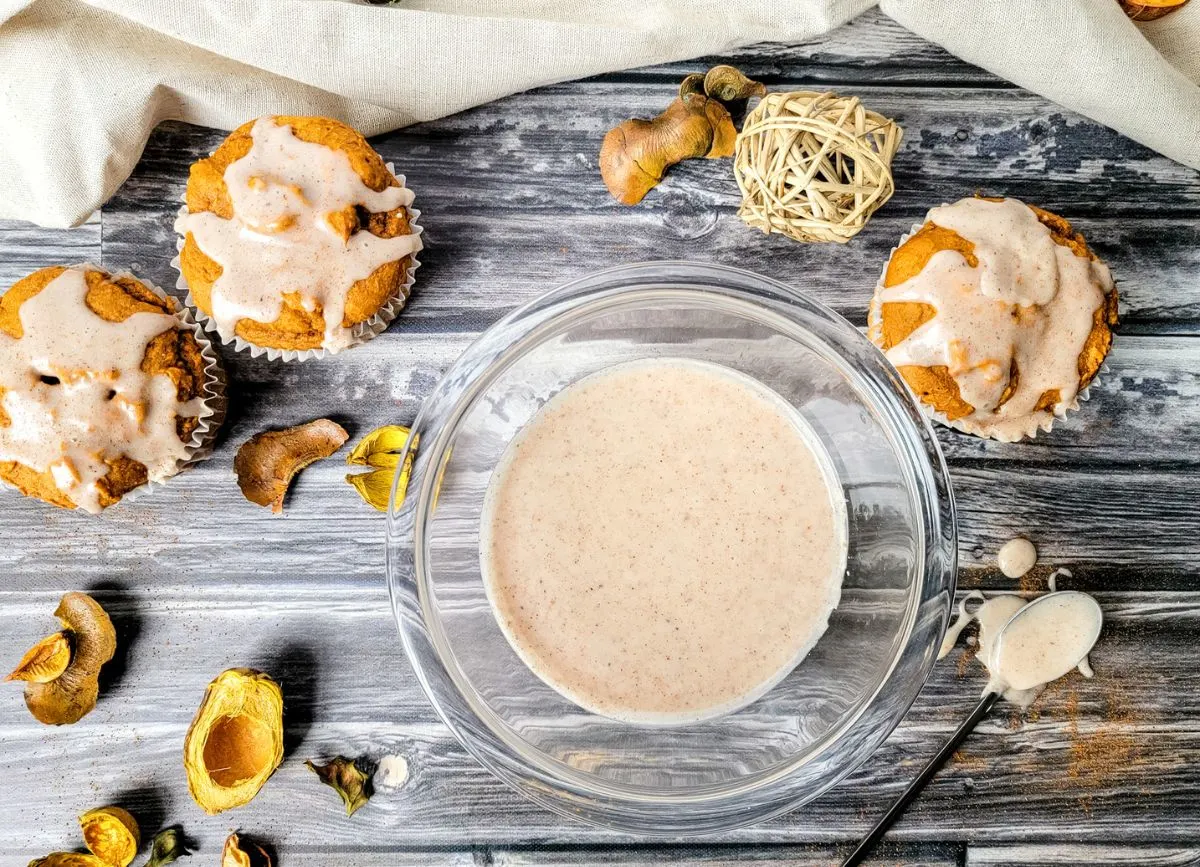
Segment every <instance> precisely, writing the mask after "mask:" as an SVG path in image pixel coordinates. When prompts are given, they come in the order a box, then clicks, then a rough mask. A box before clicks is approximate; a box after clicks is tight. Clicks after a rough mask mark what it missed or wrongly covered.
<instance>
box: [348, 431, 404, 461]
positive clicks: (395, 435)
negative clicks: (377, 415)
mask: <svg viewBox="0 0 1200 867" xmlns="http://www.w3.org/2000/svg"><path fill="white" fill-rule="evenodd" d="M408 434H409V430H408V428H406V427H402V426H401V425H398V424H385V425H384V426H383V427H378V428H375V430H373V431H371V432H370V433H369V434H367V435H366V436H365V437H363V438H362V439H361V440H359V442H358V445H356V446H355V447H354V450H353V451H351V452H350V457H348V458H346V463H348V464H356V465H358V466H384V464H372V463H371V458H372V457H373V456H376V455H389V454H390V455H396V456H397V458H398V456H399V454H400V453H401V452H402V451H404V445H405V443H407V442H408ZM397 463H399V461H398V460H397ZM392 466H395V464H393V465H392Z"/></svg>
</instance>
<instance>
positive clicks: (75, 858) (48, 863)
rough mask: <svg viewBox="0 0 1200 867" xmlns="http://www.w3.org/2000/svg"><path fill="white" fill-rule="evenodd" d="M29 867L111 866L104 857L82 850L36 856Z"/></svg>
mask: <svg viewBox="0 0 1200 867" xmlns="http://www.w3.org/2000/svg"><path fill="white" fill-rule="evenodd" d="M29 867H110V865H109V863H108V862H107V861H105V860H104V859H103V858H97V857H96V856H95V855H85V854H84V853H82V852H52V853H51V854H49V855H47V856H46V857H45V858H35V859H34V860H32V861H30V862H29Z"/></svg>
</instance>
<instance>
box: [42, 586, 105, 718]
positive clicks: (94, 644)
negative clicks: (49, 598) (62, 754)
mask: <svg viewBox="0 0 1200 867" xmlns="http://www.w3.org/2000/svg"><path fill="white" fill-rule="evenodd" d="M54 616H55V617H57V618H58V619H59V620H60V621H62V624H63V626H65V627H66V631H67V632H68V633H69V634H70V643H71V645H72V649H71V654H70V660H69V661H68V662H67V667H66V668H65V669H63V671H62V674H60V675H59V676H58V677H56V678H54V679H53V680H50V681H47V682H46V683H39V682H37V681H31V682H29V683H26V684H25V704H26V706H27V707H28V708H29V712H30V713H31V714H33V716H34V719H36V720H37V721H38V722H43V723H45V724H46V725H70V724H71V723H74V722H78V721H79V720H80V719H82V718H83V716H84V715H85V714H87V713H88V712H89V711H91V709H92V708H94V707H95V706H96V699H97V698H98V697H99V695H100V667H101V666H103V665H104V663H106V662H108V661H109V660H110V659H112V658H113V654H114V653H116V652H117V632H116V630H115V629H113V625H112V620H110V619H109V617H108V614H107V613H105V611H104V609H103V608H101V607H100V603H98V602H97V601H96V600H95V599H93V598H92V597H91V596H88V595H87V594H86V593H78V592H72V593H67V594H65V595H64V596H63V598H62V600H61V601H60V602H59V603H58V608H57V609H55V611H54Z"/></svg>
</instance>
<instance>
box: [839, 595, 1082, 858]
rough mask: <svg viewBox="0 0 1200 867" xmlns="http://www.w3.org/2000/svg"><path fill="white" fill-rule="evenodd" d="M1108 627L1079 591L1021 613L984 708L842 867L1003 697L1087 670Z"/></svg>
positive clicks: (999, 645)
mask: <svg viewBox="0 0 1200 867" xmlns="http://www.w3.org/2000/svg"><path fill="white" fill-rule="evenodd" d="M1103 625H1104V613H1103V612H1102V611H1101V609H1100V605H1099V604H1098V603H1097V602H1096V600H1095V599H1094V598H1092V597H1091V596H1089V595H1088V594H1086V593H1080V592H1078V591H1075V590H1062V591H1058V592H1054V593H1047V594H1045V595H1044V596H1039V597H1038V598H1037V599H1035V600H1033V601H1032V602H1030V603H1028V604H1027V605H1025V606H1023V607H1021V608H1020V609H1018V610H1017V611H1016V612H1015V613H1014V614H1013V615H1012V616H1011V617H1010V618H1009V619H1008V620H1007V622H1005V623H1004V625H1003V626H1002V627H1001V628H1000V631H999V632H998V633H997V634H996V637H995V640H994V641H993V642H992V647H991V653H990V654H989V657H988V660H987V662H986V665H987V669H988V671H989V672H991V679H990V680H989V681H988V684H987V687H986V688H985V689H984V692H983V697H982V698H980V700H979V704H977V705H976V706H975V709H974V710H973V711H971V714H970V716H968V717H967V718H966V720H964V721H963V723H962V725H960V726H959V727H958V729H957V730H955V732H954V734H953V735H951V736H950V739H949V740H948V741H947V742H946V745H945V746H943V747H942V748H941V749H940V750H939V751H938V753H937V755H935V756H934V757H933V758H932V759H930V760H929V763H928V764H926V765H925V767H924V768H923V769H922V770H921V773H919V774H918V775H917V778H916V779H915V780H913V782H912V783H911V784H910V785H909V787H908V788H907V789H905V790H904V794H902V795H901V796H900V797H899V798H898V799H897V800H896V803H895V804H893V805H892V807H891V809H890V810H888V811H887V813H885V814H884V815H883V818H881V819H880V820H879V822H878V823H876V825H875V827H874V828H873V829H871V833H869V834H868V835H867V836H866V837H864V838H863V840H862V842H861V843H859V844H858V846H857V848H855V850H854V852H853V853H852V854H851V855H850V857H849V858H847V859H846V860H845V861H844V862H842V867H854V865H857V864H861V863H862V861H863V859H864V858H866V856H867V855H868V854H869V853H870V851H871V849H872V848H874V846H875V844H876V843H878V842H879V840H880V838H881V837H883V835H884V834H885V833H887V830H888V828H890V827H891V826H892V823H893V822H895V821H896V819H898V818H899V817H900V815H901V814H902V813H903V812H904V811H905V810H906V809H907V808H908V805H909V804H911V803H912V802H913V800H915V799H916V797H917V796H918V795H919V794H920V793H921V791H922V790H923V789H924V788H925V784H926V783H928V782H929V781H930V779H932V778H933V775H934V774H936V773H937V772H938V770H939V769H940V768H941V767H942V765H944V764H945V763H946V761H947V760H948V759H949V758H950V757H951V756H952V755H954V753H955V751H956V750H958V748H959V746H961V744H962V742H963V741H964V740H966V738H967V735H969V734H970V733H971V732H972V731H973V730H974V729H975V726H977V725H978V724H979V722H980V720H982V719H983V718H984V717H986V716H987V715H988V713H989V712H991V709H992V707H993V706H994V705H995V704H996V702H997V701H999V700H1000V699H1001V698H1003V697H1015V693H1027V692H1028V691H1029V690H1036V689H1039V688H1040V687H1042V686H1045V685H1046V684H1048V683H1051V682H1053V681H1055V680H1058V679H1059V678H1060V677H1063V676H1065V675H1066V674H1068V673H1069V672H1070V671H1071V670H1072V669H1073V668H1077V667H1080V668H1081V667H1083V666H1084V665H1085V664H1086V660H1087V656H1088V654H1089V653H1091V651H1092V648H1093V647H1094V646H1095V644H1096V641H1097V640H1098V639H1099V638H1100V630H1101V628H1102V627H1103Z"/></svg>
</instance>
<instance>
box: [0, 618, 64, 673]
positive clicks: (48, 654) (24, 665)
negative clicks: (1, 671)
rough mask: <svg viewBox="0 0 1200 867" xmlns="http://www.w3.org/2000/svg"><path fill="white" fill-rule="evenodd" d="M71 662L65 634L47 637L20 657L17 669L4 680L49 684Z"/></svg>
mask: <svg viewBox="0 0 1200 867" xmlns="http://www.w3.org/2000/svg"><path fill="white" fill-rule="evenodd" d="M70 661H71V638H70V635H69V634H68V633H67V632H65V631H64V632H56V633H54V634H53V635H47V636H46V637H45V638H43V639H42V640H41V641H39V642H38V643H37V644H35V645H34V646H33V647H31V648H29V651H28V652H27V653H26V654H25V655H24V656H23V657H21V661H20V662H19V663H17V667H16V668H14V669H13V671H12V674H10V675H9V676H8V677H6V678H4V679H5V680H25V681H29V682H30V683H49V682H50V681H52V680H57V679H58V677H59V675H61V674H62V673H63V672H64V671H66V670H67V664H68V663H69V662H70Z"/></svg>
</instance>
